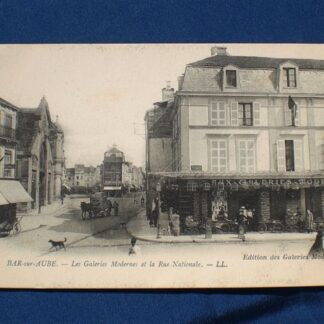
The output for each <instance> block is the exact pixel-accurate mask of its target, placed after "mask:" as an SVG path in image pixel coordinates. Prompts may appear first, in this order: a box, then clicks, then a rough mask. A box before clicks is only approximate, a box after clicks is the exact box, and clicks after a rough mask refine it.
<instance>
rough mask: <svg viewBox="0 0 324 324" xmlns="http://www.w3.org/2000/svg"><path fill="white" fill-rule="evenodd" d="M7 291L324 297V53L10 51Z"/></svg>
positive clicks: (304, 48)
mask: <svg viewBox="0 0 324 324" xmlns="http://www.w3.org/2000/svg"><path fill="white" fill-rule="evenodd" d="M0 75H1V78H0V89H1V90H0V92H1V93H0V255H1V258H0V259H1V261H0V287H2V288H39V289H43V288H55V289H62V288H101V289H103V288H114V289H120V288H130V289H131V288H143V289H147V288H154V289H155V288H234V287H242V288H247V287H293V286H319V285H323V284H324V277H323V271H324V87H323V84H324V45H321V44H316V45H315V44H313V45H309V44H231V43H229V44H100V45H99V44H83V45H75V44H70V45H60V44H58V45H0Z"/></svg>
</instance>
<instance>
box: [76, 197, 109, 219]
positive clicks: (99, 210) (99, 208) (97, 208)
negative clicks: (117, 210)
mask: <svg viewBox="0 0 324 324" xmlns="http://www.w3.org/2000/svg"><path fill="white" fill-rule="evenodd" d="M111 209H112V204H111V202H110V201H109V200H108V199H107V197H106V196H105V195H104V193H103V192H96V193H94V194H92V195H91V196H90V203H86V202H81V211H82V219H83V220H84V219H86V218H87V214H88V218H89V219H90V218H97V217H107V216H110V214H111Z"/></svg>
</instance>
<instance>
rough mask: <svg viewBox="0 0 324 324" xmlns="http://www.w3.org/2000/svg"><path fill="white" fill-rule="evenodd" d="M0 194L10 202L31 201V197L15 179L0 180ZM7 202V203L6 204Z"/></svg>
mask: <svg viewBox="0 0 324 324" xmlns="http://www.w3.org/2000/svg"><path fill="white" fill-rule="evenodd" d="M0 194H1V195H2V196H3V197H4V198H5V199H6V200H7V201H8V202H9V203H10V204H16V203H19V202H21V203H23V202H31V201H33V199H32V198H31V197H30V196H29V194H28V193H27V192H26V190H25V189H24V188H23V186H22V185H21V183H20V182H19V181H16V180H0ZM8 202H7V204H8Z"/></svg>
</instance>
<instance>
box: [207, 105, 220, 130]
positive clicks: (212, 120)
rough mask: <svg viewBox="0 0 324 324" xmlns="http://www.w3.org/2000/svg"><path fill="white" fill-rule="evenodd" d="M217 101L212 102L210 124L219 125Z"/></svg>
mask: <svg viewBox="0 0 324 324" xmlns="http://www.w3.org/2000/svg"><path fill="white" fill-rule="evenodd" d="M217 117H218V114H217V102H212V103H211V108H210V119H209V122H210V125H217Z"/></svg>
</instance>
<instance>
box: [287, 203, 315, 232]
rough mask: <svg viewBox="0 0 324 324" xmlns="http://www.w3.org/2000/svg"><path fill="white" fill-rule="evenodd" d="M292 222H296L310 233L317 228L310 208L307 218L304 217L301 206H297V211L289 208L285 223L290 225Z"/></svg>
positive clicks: (307, 211)
mask: <svg viewBox="0 0 324 324" xmlns="http://www.w3.org/2000/svg"><path fill="white" fill-rule="evenodd" d="M291 222H295V223H296V224H297V225H299V227H300V228H303V229H304V230H306V231H307V232H308V233H310V232H313V231H314V230H315V224H314V214H313V213H312V212H311V210H310V209H307V210H306V214H305V218H303V215H302V213H301V211H300V208H299V207H297V209H296V212H295V213H293V212H292V211H291V210H290V209H287V211H286V215H285V223H286V224H285V225H289V224H290V223H291Z"/></svg>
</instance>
